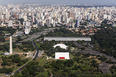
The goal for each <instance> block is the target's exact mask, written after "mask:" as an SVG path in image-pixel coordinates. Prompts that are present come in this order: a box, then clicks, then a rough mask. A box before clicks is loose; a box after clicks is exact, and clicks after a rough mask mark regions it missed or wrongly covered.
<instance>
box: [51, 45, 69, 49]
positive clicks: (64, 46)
mask: <svg viewBox="0 0 116 77" xmlns="http://www.w3.org/2000/svg"><path fill="white" fill-rule="evenodd" d="M57 46H59V47H60V48H62V49H67V47H68V46H66V45H65V44H56V45H54V46H53V47H54V48H56V47H57Z"/></svg>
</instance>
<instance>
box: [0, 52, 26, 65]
mask: <svg viewBox="0 0 116 77" xmlns="http://www.w3.org/2000/svg"><path fill="white" fill-rule="evenodd" d="M2 61H3V62H2V64H1V66H6V65H7V66H11V65H14V63H17V66H21V65H23V64H25V63H26V62H27V61H28V59H24V60H21V58H20V57H19V55H18V54H16V55H12V56H9V57H2Z"/></svg>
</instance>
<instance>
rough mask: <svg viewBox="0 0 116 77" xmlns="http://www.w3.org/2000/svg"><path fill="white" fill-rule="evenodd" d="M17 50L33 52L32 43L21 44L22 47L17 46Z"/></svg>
mask: <svg viewBox="0 0 116 77" xmlns="http://www.w3.org/2000/svg"><path fill="white" fill-rule="evenodd" d="M18 48H19V49H20V50H23V51H24V52H28V51H34V50H35V47H34V46H33V44H32V41H27V42H23V43H22V45H19V46H18Z"/></svg>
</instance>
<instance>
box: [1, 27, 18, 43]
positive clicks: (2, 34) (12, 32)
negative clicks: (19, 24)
mask: <svg viewBox="0 0 116 77" xmlns="http://www.w3.org/2000/svg"><path fill="white" fill-rule="evenodd" d="M15 31H16V30H15V29H13V28H5V27H0V42H5V37H4V36H5V33H11V35H12V34H14V33H15Z"/></svg>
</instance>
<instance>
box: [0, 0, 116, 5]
mask: <svg viewBox="0 0 116 77" xmlns="http://www.w3.org/2000/svg"><path fill="white" fill-rule="evenodd" d="M4 3H7V4H9V3H11V4H15V3H16V4H21V3H25V4H26V3H27V4H28V3H53V4H116V1H115V0H102V1H101V0H95V1H94V0H81V1H79V0H63V1H62V0H57V1H56V0H49V1H48V0H42V1H41V0H34V1H32V0H18V1H17V0H4V1H0V4H4Z"/></svg>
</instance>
